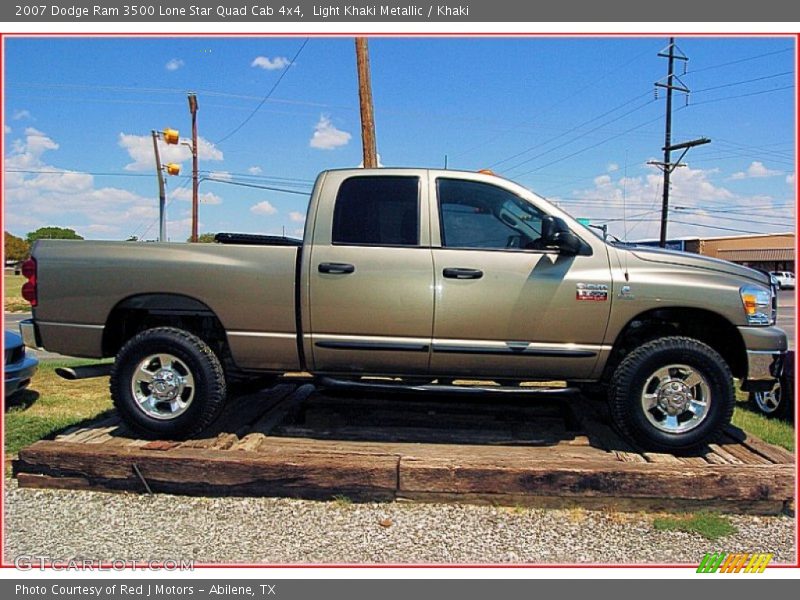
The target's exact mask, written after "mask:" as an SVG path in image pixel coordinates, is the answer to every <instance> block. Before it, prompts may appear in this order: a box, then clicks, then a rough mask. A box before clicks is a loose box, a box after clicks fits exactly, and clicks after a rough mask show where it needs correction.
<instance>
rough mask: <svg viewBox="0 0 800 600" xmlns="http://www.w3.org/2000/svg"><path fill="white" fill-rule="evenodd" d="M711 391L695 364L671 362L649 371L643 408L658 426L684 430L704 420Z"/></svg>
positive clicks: (676, 430)
mask: <svg viewBox="0 0 800 600" xmlns="http://www.w3.org/2000/svg"><path fill="white" fill-rule="evenodd" d="M710 402H711V391H710V387H709V384H708V381H706V378H705V377H703V375H701V374H700V373H699V372H698V371H697V370H696V369H695V368H694V367H690V366H688V365H681V364H675V365H669V366H666V367H662V368H660V369H658V370H657V371H656V372H655V373H653V374H652V375H650V376H649V377H648V378H647V380H646V382H645V385H644V389H643V391H642V409H643V410H644V414H645V416H646V417H647V420H648V421H649V422H650V424H651V425H653V426H654V427H655V428H656V429H658V430H660V431H663V432H666V433H684V432H686V431H689V430H691V429H694V428H695V427H697V426H698V425H700V423H702V422H703V421H704V420H705V418H706V416H707V415H708V409H709V404H710Z"/></svg>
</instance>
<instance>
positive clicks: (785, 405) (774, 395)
mask: <svg viewBox="0 0 800 600" xmlns="http://www.w3.org/2000/svg"><path fill="white" fill-rule="evenodd" d="M768 394H769V395H768ZM749 404H750V409H751V410H753V411H755V412H757V413H759V414H762V415H764V416H765V417H767V418H769V419H782V420H784V421H789V422H792V421H793V420H794V351H790V352H789V353H788V354H787V356H786V367H785V371H784V373H783V376H782V377H781V378H780V380H779V381H778V382H777V383H776V384H775V387H773V388H772V389H771V390H769V391H768V392H750V395H749Z"/></svg>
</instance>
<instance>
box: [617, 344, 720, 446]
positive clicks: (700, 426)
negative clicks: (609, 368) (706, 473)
mask: <svg viewBox="0 0 800 600" xmlns="http://www.w3.org/2000/svg"><path fill="white" fill-rule="evenodd" d="M671 365H685V366H687V367H689V368H691V370H692V371H694V372H695V373H697V374H699V375H700V376H701V377H702V378H703V380H704V383H705V385H706V387H707V393H708V401H707V407H706V409H705V413H704V416H703V417H702V418H700V419H698V423H697V424H695V425H693V426H692V428H691V429H688V430H686V431H665V430H663V429H662V428H659V427H657V426H656V425H655V424H654V423H653V422H651V417H652V418H653V419H654V420H659V419H661V418H662V417H663V418H666V415H667V413H666V412H665V411H663V412H662V409H661V408H659V407H654V408H653V409H651V410H650V411H646V410H645V408H644V406H643V394H644V393H645V392H646V391H648V390H649V393H650V394H653V393H654V390H652V389H651V388H648V390H646V389H645V386H646V385H651V386H652V385H653V382H654V381H657V379H654V378H655V375H656V373H657V371H659V369H663V368H665V367H668V366H671ZM670 373H673V371H672V370H670ZM675 373H676V375H675V376H676V377H679V374H678V372H675ZM670 377H672V375H670ZM656 389H661V388H656ZM691 389H693V390H694V389H697V388H691ZM734 404H735V393H734V388H733V376H732V375H731V371H730V368H729V367H728V365H727V364H726V363H725V361H724V360H723V358H722V357H721V356H720V355H719V354H718V353H717V352H716V351H715V350H714V349H712V348H711V347H710V346H707V345H706V344H703V343H702V342H699V341H697V340H695V339H692V338H687V337H664V338H659V339H656V340H653V341H651V342H648V343H646V344H644V345H642V346H640V347H639V348H637V349H636V350H634V351H633V352H631V353H630V354H628V355H627V356H626V357H625V358H624V359H623V360H622V362H621V363H620V364H619V366H618V367H617V369H616V371H615V372H614V375H613V377H612V379H611V389H610V391H609V405H610V411H611V417H612V419H613V421H614V424H615V425H616V427H617V428H618V429H619V430H620V431H621V432H622V433H623V434H624V435H626V436H627V437H629V438H631V439H632V440H634V441H635V442H636V443H638V444H639V445H640V446H642V447H643V448H645V449H647V450H652V451H656V452H673V453H685V452H690V451H692V450H696V449H698V448H700V447H701V446H703V445H705V444H708V443H709V442H713V441H714V440H715V439H716V438H717V437H718V436H719V435H720V433H721V432H722V430H723V428H724V427H725V426H726V425H727V424H729V423H730V421H731V417H732V416H733V408H734ZM648 413H649V415H650V416H648ZM688 414H689V413H687V412H684V413H681V414H680V415H677V416H676V419H677V422H678V423H680V424H681V425H682V422H681V421H680V419H681V417H684V418H685V417H686V416H687V415H688ZM664 423H666V421H664ZM664 426H665V427H667V425H664Z"/></svg>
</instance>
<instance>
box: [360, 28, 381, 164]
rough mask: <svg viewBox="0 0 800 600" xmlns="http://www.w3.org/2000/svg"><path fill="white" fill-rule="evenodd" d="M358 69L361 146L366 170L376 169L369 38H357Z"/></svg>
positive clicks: (376, 156) (376, 153) (376, 155)
mask: <svg viewBox="0 0 800 600" xmlns="http://www.w3.org/2000/svg"><path fill="white" fill-rule="evenodd" d="M356 68H357V69H358V100H359V103H360V105H361V144H362V146H363V148H364V168H365V169H374V168H376V167H377V166H378V151H377V149H376V143H375V113H374V110H373V107H372V83H371V81H370V72H369V48H368V47H367V38H363V37H357V38H356Z"/></svg>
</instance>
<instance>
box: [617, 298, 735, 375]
mask: <svg viewBox="0 0 800 600" xmlns="http://www.w3.org/2000/svg"><path fill="white" fill-rule="evenodd" d="M673 335H681V336H686V337H690V338H693V339H696V340H698V341H701V342H703V343H704V344H707V345H709V346H711V348H713V349H714V350H716V351H717V352H718V353H719V354H720V356H722V358H723V359H725V362H726V363H728V366H729V367H730V369H731V372H732V373H733V375H734V377H739V378H742V377H745V376H746V375H747V353H746V348H745V346H744V340H743V339H742V336H741V334H740V333H739V330H738V329H737V328H736V326H735V325H733V324H732V323H731V322H730V321H728V320H727V319H726V318H725V317H722V316H720V315H718V314H717V313H715V312H711V311H709V310H703V309H699V308H660V309H655V310H651V311H648V312H645V313H642V314H640V315H638V316H636V317H635V318H633V319H631V320H630V321H629V322H628V323H627V325H625V327H624V328H623V329H622V331H621V332H620V334H619V335H618V336H617V339H616V341H615V342H614V347H613V348H612V350H611V355H610V357H609V359H608V362H607V363H606V367H605V370H604V373H603V379H604V380H605V381H608V379H609V378H610V377H611V375H612V374H613V372H614V369H616V367H617V365H618V364H619V363H620V361H622V359H623V358H624V357H625V356H626V355H627V354H628V353H629V352H630V351H631V350H633V349H635V348H637V347H638V346H641V345H642V344H644V343H646V342H648V341H650V340H653V339H656V338H660V337H665V336H673Z"/></svg>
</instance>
